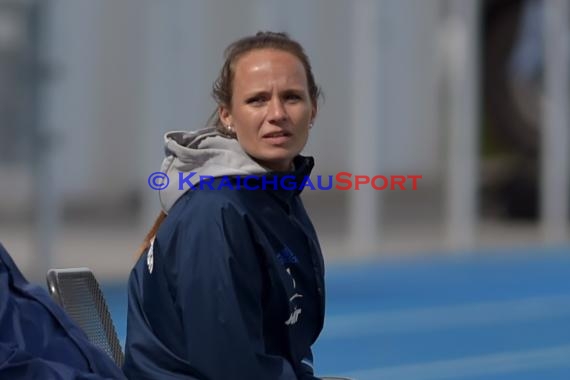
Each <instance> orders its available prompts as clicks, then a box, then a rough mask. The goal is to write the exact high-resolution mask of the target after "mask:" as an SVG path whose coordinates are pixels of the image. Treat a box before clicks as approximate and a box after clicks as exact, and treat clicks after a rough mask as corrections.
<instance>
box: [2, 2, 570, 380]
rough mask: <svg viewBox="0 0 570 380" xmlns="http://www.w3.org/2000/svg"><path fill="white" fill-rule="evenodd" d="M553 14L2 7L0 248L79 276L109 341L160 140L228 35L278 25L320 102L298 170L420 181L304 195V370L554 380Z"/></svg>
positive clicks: (564, 83)
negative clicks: (308, 239)
mask: <svg viewBox="0 0 570 380" xmlns="http://www.w3.org/2000/svg"><path fill="white" fill-rule="evenodd" d="M569 20H570V10H569V1H568V0H542V1H540V0H355V1H343V0H310V1H306V0H290V1H288V2H281V1H275V0H239V1H223V0H163V1H151V0H0V242H2V244H3V245H4V246H5V247H6V248H7V250H8V251H9V252H10V253H11V255H12V256H13V257H14V259H15V261H16V262H17V264H18V265H19V266H20V268H21V269H22V271H23V272H24V274H25V275H26V276H27V277H28V278H29V279H30V280H32V281H35V282H39V283H41V284H43V283H45V273H46V271H47V270H48V269H49V268H55V267H58V268H63V267H77V266H87V267H90V268H91V269H92V270H93V271H94V272H95V274H96V275H97V278H98V279H99V281H100V282H101V283H102V284H103V285H104V287H105V291H106V293H107V295H108V298H109V302H110V306H111V309H112V311H113V316H114V318H115V322H116V324H117V327H118V330H119V333H120V335H121V337H122V339H124V326H125V321H124V312H125V310H126V295H125V289H124V285H125V283H126V280H127V277H128V274H129V271H130V268H131V267H132V265H133V264H134V260H135V257H134V255H135V252H136V250H137V248H138V246H139V244H140V243H141V241H142V238H143V237H144V235H145V233H146V232H147V230H148V229H149V228H150V226H151V224H152V222H153V220H154V218H155V216H156V215H157V213H158V212H159V210H160V208H159V203H158V198H157V194H156V193H155V192H153V191H152V190H151V189H150V188H149V187H148V184H147V178H148V176H149V175H150V174H151V173H152V172H154V171H157V170H159V169H160V163H161V160H162V157H163V134H164V133H165V132H166V131H169V130H194V129H199V128H202V127H203V126H204V125H205V123H206V121H207V119H208V117H209V115H210V114H211V112H212V111H213V110H214V109H215V103H214V102H213V100H212V98H211V96H210V94H211V86H212V83H213V81H214V80H215V78H216V77H217V75H218V70H219V68H220V67H221V65H222V63H223V50H224V48H225V47H226V46H227V45H228V44H229V43H231V42H232V41H234V40H235V39H237V38H240V37H242V36H244V35H248V34H253V33H255V32H257V31H258V30H273V31H285V32H288V33H289V34H290V35H291V37H293V38H295V39H297V40H298V41H300V42H301V43H302V44H303V46H304V47H305V49H306V51H307V53H308V55H309V57H310V59H311V61H312V65H313V69H314V73H315V76H316V80H317V82H318V83H319V84H320V85H321V86H322V89H323V91H324V95H325V98H324V101H323V102H322V103H321V105H320V110H319V115H318V117H317V120H316V122H315V127H314V128H313V129H312V131H311V136H310V141H309V144H308V145H307V147H306V150H305V152H304V153H305V154H307V155H313V156H314V157H315V159H316V166H315V169H314V172H313V175H314V176H317V175H334V174H335V173H338V172H341V171H348V172H351V173H353V174H363V175H369V176H374V175H377V174H384V175H393V174H395V175H412V174H416V175H422V178H421V179H420V180H418V188H417V190H416V191H412V190H410V189H409V187H408V190H394V191H390V190H386V191H374V190H372V189H363V190H359V191H353V190H351V191H334V190H333V191H311V190H305V191H304V193H303V198H304V200H305V204H306V207H307V209H308V211H309V213H310V214H311V216H312V218H313V222H314V224H315V227H316V229H317V231H318V232H319V234H320V240H321V244H322V247H323V253H324V255H325V259H326V262H327V264H328V266H329V268H330V271H329V274H328V275H327V276H329V282H328V283H329V292H328V294H329V308H328V310H327V315H328V316H329V317H330V318H329V319H328V321H330V322H327V323H328V324H327V325H326V326H325V331H324V332H323V334H324V337H323V343H319V346H318V347H317V349H318V352H317V354H320V358H321V361H320V363H319V355H317V368H318V369H319V370H321V372H331V371H332V372H335V373H344V374H350V375H353V376H357V378H361V379H367V378H370V379H380V378H392V379H393V378H398V379H428V378H429V379H439V378H442V379H443V378H481V379H483V378H484V379H495V378H496V379H499V378H500V379H507V378H509V379H510V378H513V379H514V378H516V379H523V378H528V379H537V378H540V379H558V378H560V379H568V378H570V364H569V363H570V327H569V326H570V285H569V284H568V283H570V280H568V279H569V278H570V258H569V251H568V248H570V244H569V238H570V235H569V224H568V220H569V218H568V213H569V211H570V208H569V196H570V191H569V181H568V178H569V175H570V166H569V163H570V158H569V151H570V150H569V149H568V147H569V143H570V136H569V133H568V127H569V119H568V105H569V98H568V94H569V91H568V84H569V58H570V33H569V28H568V25H569ZM539 311H540V312H539ZM474 315H479V316H480V318H482V319H477V318H476V317H474ZM492 316H494V317H492ZM327 326H328V327H329V329H327ZM349 326H351V327H349ZM386 326H388V327H386ZM418 326H419V327H418ZM357 327H358V328H360V330H358V328H357ZM352 328H357V330H358V331H357V330H354V331H353V330H351V329H352ZM478 329H479V330H478ZM493 329H495V330H493ZM430 334H431V335H430ZM485 334H488V336H486V335H485ZM483 337H486V339H484V338H483ZM366 339H368V340H366ZM347 347H350V348H351V349H350V350H347V349H346V348H347ZM462 348H463V349H464V350H462ZM467 348H469V349H467ZM470 350H471V351H470ZM347 352H350V354H347ZM341 355H342V356H343V357H344V359H343V360H340V361H339V360H338V357H339V356H341ZM364 358H368V359H366V360H365V359H364ZM482 368H486V369H487V372H485V371H484V370H483V372H481V371H482ZM390 371H391V372H390ZM525 371H526V372H525ZM537 371H538V372H537ZM540 371H543V372H540ZM430 376H431V377H430ZM446 376H447V377H446ZM509 376H512V377H509ZM524 376H527V377H524Z"/></svg>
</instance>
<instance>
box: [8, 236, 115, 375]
mask: <svg viewBox="0 0 570 380" xmlns="http://www.w3.org/2000/svg"><path fill="white" fill-rule="evenodd" d="M0 379H7V380H20V379H26V380H103V379H125V376H124V375H123V373H122V372H121V370H120V368H119V367H117V366H116V365H115V364H114V362H113V361H112V360H111V358H110V357H108V356H107V354H105V353H104V352H103V351H100V350H99V349H98V348H96V347H95V346H93V345H92V344H91V343H89V341H88V340H87V336H86V335H85V334H84V333H83V331H82V330H81V329H80V328H79V327H78V326H76V325H75V324H74V323H73V322H72V321H71V319H70V318H69V317H68V316H67V314H65V312H64V311H63V309H61V308H60V307H59V306H58V305H57V304H56V303H55V302H54V301H53V300H52V299H51V297H50V296H49V294H48V293H47V291H46V290H45V289H44V288H42V287H40V286H37V285H32V284H30V283H28V282H27V281H26V279H25V278H24V276H23V275H22V273H21V272H20V270H19V269H18V267H17V266H16V264H15V263H14V262H13V261H12V258H11V257H10V256H9V254H8V252H6V250H5V249H4V247H3V246H2V245H1V244H0Z"/></svg>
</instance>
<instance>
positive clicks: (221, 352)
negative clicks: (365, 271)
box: [124, 32, 324, 380]
mask: <svg viewBox="0 0 570 380" xmlns="http://www.w3.org/2000/svg"><path fill="white" fill-rule="evenodd" d="M213 94H214V98H215V100H216V101H217V103H218V109H217V110H216V112H215V113H214V115H213V118H215V121H214V123H213V124H214V125H215V127H213V128H207V129H203V130H200V131H197V132H194V133H183V132H171V133H168V134H166V136H165V140H166V154H167V157H166V158H165V160H164V162H163V165H162V170H163V172H166V173H167V174H168V176H169V178H170V179H171V180H172V182H176V181H175V179H178V180H179V181H182V182H180V183H179V184H172V183H171V185H170V187H168V188H166V189H164V190H162V191H160V200H161V205H162V208H163V210H164V212H163V213H162V214H161V216H159V218H158V219H157V222H156V223H155V226H154V227H153V229H152V230H151V231H150V232H149V234H148V236H147V239H146V241H145V244H144V245H143V247H142V248H141V257H140V259H139V260H138V262H137V264H136V266H135V268H134V269H133V271H132V273H131V277H130V280H129V283H130V284H129V309H128V324H127V340H126V358H125V366H124V371H125V373H126V374H127V376H128V377H129V378H131V379H211V380H217V379H220V380H222V379H224V380H225V379H315V377H314V375H313V365H312V352H311V345H312V344H313V343H314V342H315V340H316V339H317V337H318V335H319V333H320V331H321V329H322V326H323V320H324V267H323V259H322V255H321V251H320V248H319V242H318V239H317V236H316V234H315V230H314V228H313V225H312V223H311V221H310V220H309V218H308V216H307V214H306V212H305V209H304V207H303V204H302V202H301V199H300V197H299V194H300V192H301V191H300V190H299V188H300V187H301V186H300V184H301V182H302V181H303V179H304V178H305V176H308V175H309V174H310V172H311V170H312V168H313V159H312V158H310V157H304V156H301V155H300V154H299V153H300V152H301V150H302V149H303V148H304V146H305V144H306V142H307V138H308V135H309V129H310V128H311V127H312V124H313V120H314V119H315V117H316V114H317V101H318V97H319V88H318V87H317V85H316V84H315V80H314V77H313V74H312V71H311V66H310V63H309V60H308V59H307V57H306V55H305V53H304V51H303V48H302V47H301V46H300V45H299V44H298V43H297V42H295V41H293V40H291V39H290V38H289V37H288V36H287V35H286V34H281V33H272V32H259V33H257V34H256V35H254V36H250V37H246V38H243V39H241V40H238V41H236V42H234V43H233V44H232V45H230V46H229V47H228V49H227V50H226V62H225V63H224V65H223V67H222V70H221V73H220V77H219V78H218V80H217V81H216V82H215V84H214V93H213ZM248 175H249V176H250V177H247V181H245V180H244V178H245V177H246V176H248ZM203 176H211V177H214V180H213V181H209V185H208V186H199V184H198V181H199V180H200V178H201V177H202V178H203ZM284 179H287V181H283V180H284ZM284 183H286V184H287V186H282V185H283V184H284ZM292 183H293V186H291V184H292ZM295 184H297V185H299V186H295ZM193 185H195V186H193ZM240 185H241V186H240ZM252 189H256V190H252Z"/></svg>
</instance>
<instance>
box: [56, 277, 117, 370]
mask: <svg viewBox="0 0 570 380" xmlns="http://www.w3.org/2000/svg"><path fill="white" fill-rule="evenodd" d="M62 275H77V276H78V277H83V278H89V277H90V278H91V279H92V280H93V281H94V284H95V285H96V286H95V292H94V293H93V292H92V294H91V295H92V296H93V297H94V299H93V301H92V302H93V304H94V306H95V308H96V310H97V314H98V317H99V318H100V320H101V322H102V326H103V330H104V335H105V337H106V338H107V341H108V344H109V346H110V348H111V350H112V356H111V358H112V359H113V360H114V361H115V363H116V364H117V365H118V366H119V367H122V365H123V362H124V353H123V349H122V347H121V343H120V341H119V338H118V335H117V331H116V329H115V324H114V322H113V319H112V316H111V313H110V312H109V308H108V305H107V301H106V300H105V296H104V294H103V292H102V291H101V287H100V286H99V282H98V281H97V278H96V277H95V275H94V274H93V272H92V271H91V269H89V268H86V267H80V268H61V269H50V270H49V271H48V272H47V275H46V282H47V288H48V293H49V294H50V296H51V297H52V299H53V300H54V301H55V302H56V303H57V304H58V305H59V306H61V307H62V308H63V309H64V310H65V311H66V312H69V309H68V308H69V306H71V305H69V304H67V303H66V300H65V295H64V293H63V290H62V287H61V281H60V280H61V278H62V277H61V276H62ZM96 299H98V301H99V302H96ZM70 317H71V319H72V320H74V318H73V316H72V315H70ZM104 321H107V323H104ZM74 322H75V323H77V324H78V325H79V327H80V328H82V329H83V326H81V323H80V321H77V320H74ZM83 330H84V329H83ZM85 332H86V331H85ZM86 333H87V332H86ZM87 337H88V339H89V341H90V342H91V343H92V344H94V345H95V346H98V347H99V348H101V349H102V350H103V351H104V352H106V353H107V351H106V350H105V349H104V348H103V347H100V346H99V345H98V344H97V342H96V341H94V340H93V339H91V337H90V336H89V335H88V336H87Z"/></svg>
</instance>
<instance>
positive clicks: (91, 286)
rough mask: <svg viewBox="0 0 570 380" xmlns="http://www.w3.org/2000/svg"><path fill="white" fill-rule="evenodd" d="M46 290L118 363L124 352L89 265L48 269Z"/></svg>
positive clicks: (121, 359)
mask: <svg viewBox="0 0 570 380" xmlns="http://www.w3.org/2000/svg"><path fill="white" fill-rule="evenodd" d="M46 279H47V286H48V291H49V293H50V294H51V296H52V298H53V299H54V300H55V301H56V302H57V303H58V304H59V305H60V306H61V307H63V308H64V309H65V311H66V312H67V314H68V315H69V316H70V317H71V319H72V320H73V321H74V322H75V323H77V324H78V325H79V327H81V328H82V329H83V331H85V333H86V334H87V337H88V339H89V341H90V342H91V343H93V344H94V345H96V346H97V347H99V348H101V349H102V350H103V351H104V352H106V353H107V354H108V355H109V356H110V357H111V358H112V359H113V360H114V361H115V363H116V364H117V365H118V366H119V367H122V365H123V359H124V356H123V351H122V348H121V344H120V342H119V338H118V336H117V331H116V330H115V326H114V324H113V320H112V318H111V314H110V313H109V309H108V307H107V302H106V301H105V298H104V296H103V292H102V291H101V288H100V287H99V283H98V282H97V279H96V278H95V276H94V275H93V273H92V272H91V270H90V269H89V268H69V269H50V270H49V271H48V273H47V277H46Z"/></svg>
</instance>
